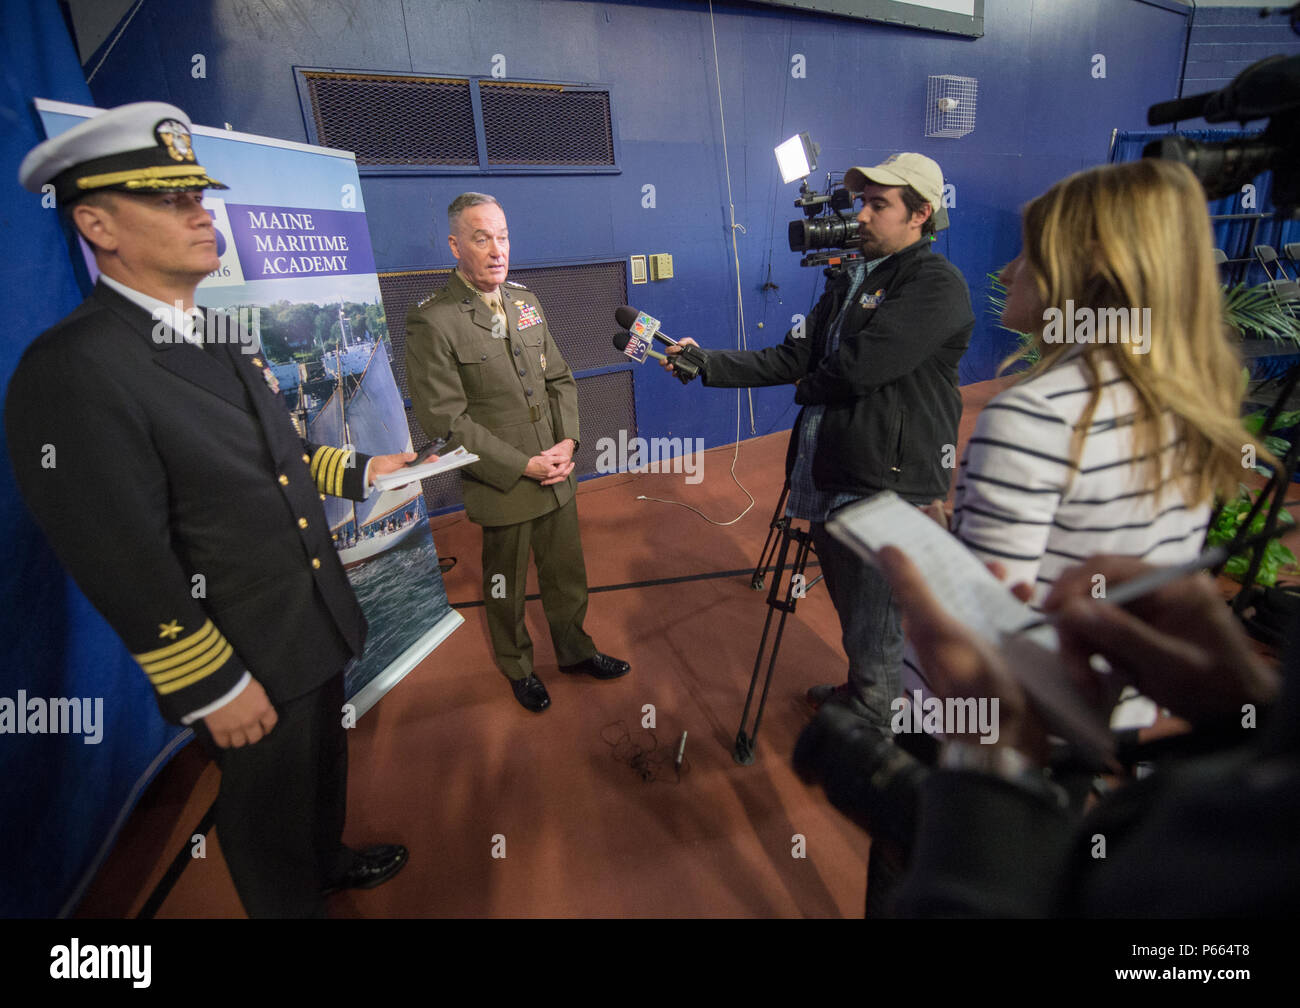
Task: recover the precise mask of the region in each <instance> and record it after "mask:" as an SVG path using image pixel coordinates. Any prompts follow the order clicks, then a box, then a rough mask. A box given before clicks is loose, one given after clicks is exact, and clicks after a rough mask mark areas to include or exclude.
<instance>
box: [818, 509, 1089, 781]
mask: <svg viewBox="0 0 1300 1008" xmlns="http://www.w3.org/2000/svg"><path fill="white" fill-rule="evenodd" d="M826 527H827V529H828V530H829V531H830V532H831V534H832V535H834V536H835V537H836V538H838V539H839V540H840V541H841V542H843V543H845V545H847V546H849V547H850V548H851V549H852V550H854V552H856V553H858V554H859V555H860V556H861V557H863V559H865V560H867V561H868V562H869V563H875V554H876V552H877V551H879V550H881V549H883V548H884V547H886V546H894V547H897V548H898V549H899V550H901V551H902V552H903V553H904V554H906V555H907V557H908V558H909V559H910V560H911V561H912V563H913V564H915V565H916V567H917V568H918V570H919V571H920V572H921V574H922V576H923V577H924V578H925V579H926V581H927V583H928V586H929V589H930V591H931V592H932V594H933V595H934V596H935V598H936V599H937V600H938V601H939V603H940V604H941V605H943V606H944V608H945V609H946V610H947V611H948V612H949V613H950V614H951V615H952V616H953V618H954V619H956V620H958V621H959V622H961V623H963V624H964V625H965V626H967V627H968V628H969V629H970V630H971V631H973V632H974V633H976V634H978V635H979V636H981V637H983V638H984V639H985V640H987V641H988V642H990V643H991V644H993V645H994V646H996V647H997V648H998V649H999V650H1000V651H1001V653H1002V657H1003V659H1004V661H1005V662H1006V665H1007V669H1008V671H1009V672H1010V674H1011V676H1012V677H1013V678H1014V679H1015V681H1016V683H1017V684H1018V685H1019V686H1020V687H1021V689H1023V690H1024V692H1025V694H1026V695H1027V696H1028V697H1029V698H1030V699H1031V700H1032V701H1033V702H1034V704H1035V706H1036V707H1037V708H1038V709H1039V711H1040V712H1041V713H1042V714H1043V716H1044V718H1045V719H1046V721H1047V724H1048V727H1049V729H1050V730H1051V731H1053V732H1055V733H1056V734H1059V735H1062V736H1064V737H1065V738H1067V739H1069V740H1070V741H1072V742H1074V743H1075V744H1076V745H1078V746H1079V747H1081V748H1082V749H1084V750H1085V751H1087V752H1088V753H1089V754H1091V755H1093V756H1095V757H1097V758H1101V759H1104V758H1106V757H1107V756H1108V755H1109V754H1110V753H1111V751H1112V750H1113V748H1114V740H1113V736H1112V735H1111V733H1110V730H1109V726H1108V723H1107V717H1106V714H1105V713H1104V712H1101V711H1098V710H1096V709H1095V708H1093V707H1092V705H1091V704H1090V703H1089V700H1088V698H1086V697H1085V696H1084V695H1083V693H1082V692H1081V691H1080V690H1079V688H1078V686H1077V685H1076V684H1075V683H1074V682H1073V681H1072V680H1071V679H1070V678H1069V676H1068V674H1067V673H1066V671H1065V669H1064V668H1063V666H1062V661H1061V656H1060V654H1059V643H1058V640H1057V635H1056V630H1055V629H1054V628H1053V627H1052V626H1051V625H1050V624H1048V623H1043V622H1042V621H1041V620H1040V618H1039V617H1038V614H1037V613H1036V612H1035V611H1034V610H1033V609H1031V608H1030V607H1029V606H1027V605H1025V604H1024V603H1023V602H1021V601H1019V600H1018V599H1017V598H1015V597H1014V596H1013V595H1012V594H1011V592H1010V591H1009V590H1008V588H1007V586H1006V585H1004V584H1002V582H1000V581H999V580H998V579H997V578H995V577H994V576H993V575H992V574H991V573H990V572H989V570H988V569H987V568H986V567H985V566H984V564H983V563H981V562H980V561H979V560H978V559H977V558H976V557H975V556H974V555H973V554H972V553H971V552H970V551H969V550H968V549H966V547H965V546H963V545H962V544H961V543H960V542H959V541H958V540H957V539H956V538H954V537H953V536H952V535H951V534H949V533H948V532H946V531H944V530H943V529H941V528H940V527H939V526H938V525H937V524H935V522H934V521H932V520H931V519H930V518H928V517H926V515H925V514H924V513H922V512H921V511H920V510H919V509H918V508H916V507H914V506H912V505H911V504H908V503H906V502H905V501H903V500H902V499H901V498H900V497H898V496H897V495H896V494H894V493H892V492H888V491H886V492H884V493H880V494H877V495H875V496H874V497H870V498H868V499H866V500H864V501H859V502H858V503H856V504H851V505H849V506H848V507H845V508H842V509H841V510H840V511H838V512H837V513H836V514H835V516H834V517H833V518H831V520H830V521H828V522H827V523H826ZM1030 626H1032V629H1029V630H1026V627H1030Z"/></svg>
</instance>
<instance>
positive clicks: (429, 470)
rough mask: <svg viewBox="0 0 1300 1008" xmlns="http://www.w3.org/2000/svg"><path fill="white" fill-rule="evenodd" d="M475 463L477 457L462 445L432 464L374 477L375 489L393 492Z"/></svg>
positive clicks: (414, 466) (423, 463)
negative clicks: (398, 488)
mask: <svg viewBox="0 0 1300 1008" xmlns="http://www.w3.org/2000/svg"><path fill="white" fill-rule="evenodd" d="M477 461H478V456H477V455H475V454H474V453H473V452H471V451H467V450H466V449H465V447H464V445H462V446H461V447H459V448H457V449H455V450H454V451H449V452H447V453H446V454H444V455H439V456H438V458H437V459H435V460H434V461H432V462H421V463H419V464H417V465H410V466H406V467H404V468H402V469H398V470H397V471H396V472H390V473H384V475H382V476H377V477H375V481H374V483H375V489H376V490H380V491H383V490H393V489H396V488H397V487H400V486H406V484H408V483H415V482H418V481H419V480H422V479H428V478H429V477H430V476H437V475H438V474H439V473H444V472H450V471H451V470H452V469H459V468H460V467H461V466H467V465H469V464H470V463H471V462H477Z"/></svg>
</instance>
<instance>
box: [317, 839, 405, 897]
mask: <svg viewBox="0 0 1300 1008" xmlns="http://www.w3.org/2000/svg"><path fill="white" fill-rule="evenodd" d="M352 853H353V861H352V867H351V868H349V869H348V870H347V871H346V872H344V873H343V874H342V875H341V876H339V878H337V879H335V880H334V881H333V882H331V883H330V884H329V885H327V886H326V887H325V888H324V889H322V890H321V892H322V894H323V895H326V896H328V895H329V894H330V893H335V892H339V891H340V890H342V889H373V888H374V887H375V886H377V885H383V884H384V883H385V882H387V881H388V880H389V879H390V878H392V877H393V876H394V875H396V874H397V873H398V872H399V871H401V870H402V869H403V868H404V867H406V861H407V852H406V848H405V847H403V846H402V845H401V844H376V845H375V846H373V847H367V848H366V849H365V850H362V851H353V852H352Z"/></svg>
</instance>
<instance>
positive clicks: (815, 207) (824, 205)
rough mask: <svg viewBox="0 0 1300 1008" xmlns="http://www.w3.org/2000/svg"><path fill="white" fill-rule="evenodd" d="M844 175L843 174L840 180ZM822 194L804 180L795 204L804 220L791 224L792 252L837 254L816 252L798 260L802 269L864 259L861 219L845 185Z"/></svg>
mask: <svg viewBox="0 0 1300 1008" xmlns="http://www.w3.org/2000/svg"><path fill="white" fill-rule="evenodd" d="M842 177H843V176H842V175H841V178H842ZM831 178H832V176H831V175H828V176H827V180H828V185H827V191H826V192H825V193H819V192H817V191H816V190H815V189H812V188H810V187H809V185H808V180H807V179H806V178H805V179H804V180H803V182H802V183H800V185H799V198H798V199H796V200H795V201H794V205H795V206H797V207H800V208H802V210H803V212H804V216H803V218H802V219H801V220H792V221H791V222H790V225H789V238H790V251H791V252H811V251H812V250H813V249H833V250H835V251H828V252H813V254H812V255H806V256H804V257H803V258H802V259H800V260H799V265H800V266H825V265H828V264H830V265H841V264H842V263H846V262H852V261H853V260H855V259H861V258H862V253H861V252H859V251H858V247H857V246H858V220H857V215H856V214H855V213H854V211H853V196H852V194H850V193H849V191H848V190H847V189H845V188H844V187H843V186H842V185H841V186H838V187H835V188H831V186H830V184H829V180H830V179H831Z"/></svg>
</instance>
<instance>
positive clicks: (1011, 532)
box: [952, 159, 1253, 602]
mask: <svg viewBox="0 0 1300 1008" xmlns="http://www.w3.org/2000/svg"><path fill="white" fill-rule="evenodd" d="M1023 225H1024V226H1023V231H1024V247H1023V251H1022V252H1021V253H1020V255H1019V256H1017V257H1016V259H1015V260H1014V261H1013V262H1011V263H1010V264H1009V265H1008V266H1007V267H1006V268H1005V269H1004V270H1003V271H1002V277H1001V279H1002V282H1003V283H1004V284H1005V285H1006V287H1007V302H1006V308H1005V310H1004V311H1003V313H1002V323H1003V325H1005V326H1007V327H1008V328H1011V329H1016V330H1019V331H1022V332H1028V333H1031V334H1032V336H1033V338H1032V340H1031V341H1030V343H1029V346H1028V347H1027V348H1026V349H1027V350H1028V349H1031V348H1032V349H1036V350H1037V351H1038V352H1039V355H1040V359H1039V360H1038V362H1037V363H1035V364H1034V365H1033V366H1032V367H1030V368H1028V369H1027V370H1026V371H1024V372H1023V373H1022V374H1021V375H1020V376H1019V377H1018V380H1017V382H1016V384H1015V385H1013V386H1011V387H1010V388H1009V389H1007V390H1005V391H1004V392H1002V393H1001V394H999V395H998V396H996V397H995V398H994V399H993V400H992V401H991V402H990V403H989V404H988V405H987V406H986V407H985V408H984V410H983V412H982V413H981V414H980V416H979V419H978V420H977V422H976V425H975V431H974V434H973V436H972V437H971V440H970V444H969V446H968V447H967V449H966V454H965V457H964V459H963V460H962V463H961V467H960V470H959V472H958V480H957V489H956V507H955V511H954V515H953V523H952V530H953V532H954V534H956V535H957V536H958V537H959V538H960V539H961V540H962V541H963V542H964V543H965V544H966V545H967V546H968V547H969V548H970V549H971V550H973V551H974V552H975V554H976V555H977V556H979V557H980V558H981V559H984V560H986V561H997V562H999V563H1001V564H1002V565H1003V566H1005V567H1006V568H1007V572H1008V581H1009V583H1012V584H1014V583H1016V582H1020V581H1024V582H1027V583H1029V584H1031V585H1033V587H1034V593H1033V598H1032V601H1034V602H1039V601H1041V599H1043V598H1044V597H1045V595H1046V594H1047V592H1048V590H1049V589H1050V588H1051V586H1052V584H1053V582H1055V580H1056V579H1057V577H1058V575H1059V574H1060V573H1061V572H1062V571H1063V570H1064V569H1065V568H1067V567H1070V566H1072V565H1074V564H1077V563H1079V562H1080V561H1081V560H1083V559H1084V558H1085V557H1088V556H1092V555H1094V554H1098V553H1117V554H1125V555H1129V556H1135V557H1140V558H1142V559H1144V560H1146V561H1148V562H1150V563H1161V564H1163V563H1174V562H1177V561H1180V560H1186V559H1190V558H1192V557H1194V556H1195V555H1196V553H1197V551H1198V550H1199V549H1200V548H1201V545H1202V540H1203V538H1204V535H1205V530H1206V526H1207V523H1208V521H1209V515H1210V510H1211V507H1212V504H1213V500H1214V497H1215V494H1216V492H1224V491H1227V492H1230V491H1231V490H1232V489H1233V488H1234V487H1235V485H1236V481H1237V480H1238V479H1239V478H1240V476H1241V473H1242V465H1241V460H1242V447H1243V445H1245V444H1250V443H1253V440H1252V438H1251V437H1250V435H1249V434H1247V433H1246V431H1245V429H1244V428H1243V427H1242V424H1241V422H1240V419H1239V416H1240V404H1241V393H1242V387H1241V377H1240V375H1241V365H1240V363H1239V361H1238V359H1237V356H1236V353H1235V351H1234V350H1233V348H1232V346H1231V345H1230V343H1229V341H1228V337H1227V333H1226V330H1225V328H1224V325H1223V322H1222V308H1221V302H1220V293H1219V282H1218V277H1217V275H1216V273H1215V267H1214V264H1213V261H1212V260H1211V251H1210V250H1211V238H1210V222H1209V217H1208V214H1207V212H1206V206H1205V194H1204V192H1203V191H1202V189H1201V186H1200V184H1199V183H1198V182H1197V180H1196V178H1195V176H1193V175H1192V173H1191V171H1189V170H1188V169H1187V168H1186V167H1185V166H1183V165H1180V164H1175V163H1172V162H1168V161H1159V160H1154V159H1144V160H1142V161H1137V162H1133V163H1128V164H1119V165H1107V166H1104V167H1100V168H1092V169H1089V170H1087V171H1083V172H1079V173H1078V174H1076V175H1071V176H1070V177H1069V178H1066V179H1064V180H1062V181H1061V182H1058V183H1057V184H1056V185H1054V186H1053V187H1052V188H1051V189H1049V190H1048V191H1047V192H1046V193H1044V194H1043V195H1042V196H1040V197H1038V198H1037V199H1035V200H1034V201H1032V202H1031V203H1030V204H1029V205H1028V206H1027V207H1026V208H1025V210H1024V217H1023ZM1018 356H1019V355H1018ZM1012 359H1013V360H1014V359H1016V358H1012Z"/></svg>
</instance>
